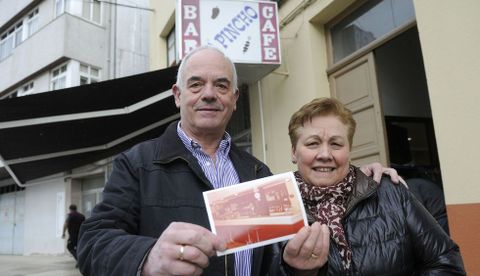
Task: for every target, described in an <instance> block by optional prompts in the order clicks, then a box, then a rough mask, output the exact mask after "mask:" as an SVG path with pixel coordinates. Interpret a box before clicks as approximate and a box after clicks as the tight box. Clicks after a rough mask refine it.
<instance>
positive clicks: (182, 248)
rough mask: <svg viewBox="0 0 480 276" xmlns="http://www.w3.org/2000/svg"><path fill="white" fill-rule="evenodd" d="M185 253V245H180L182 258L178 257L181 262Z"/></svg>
mask: <svg viewBox="0 0 480 276" xmlns="http://www.w3.org/2000/svg"><path fill="white" fill-rule="evenodd" d="M184 251H185V245H183V244H182V245H180V256H178V259H179V260H180V261H183V252H184Z"/></svg>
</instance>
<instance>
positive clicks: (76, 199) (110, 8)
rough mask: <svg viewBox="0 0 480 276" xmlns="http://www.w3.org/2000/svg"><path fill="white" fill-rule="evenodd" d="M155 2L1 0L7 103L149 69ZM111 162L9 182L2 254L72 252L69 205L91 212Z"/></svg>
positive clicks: (3, 202)
mask: <svg viewBox="0 0 480 276" xmlns="http://www.w3.org/2000/svg"><path fill="white" fill-rule="evenodd" d="M147 7H148V1H147V0H135V1H121V0H113V1H97V0H93V1H75V0H34V1H31V0H30V1H27V0H18V1H8V0H0V76H2V77H1V78H0V100H1V99H5V98H11V97H21V96H28V95H31V94H37V93H43V92H47V91H52V90H58V89H63V88H69V87H73V86H79V85H85V84H90V83H94V82H99V81H104V80H109V79H114V78H119V77H124V76H129V75H134V74H139V73H143V72H146V71H148V70H149V64H148V60H149V58H148V28H149V26H148V24H149V16H150V14H151V12H152V10H150V9H148V8H147ZM52 93H55V92H52ZM45 108H48V107H45ZM0 112H2V111H0ZM0 166H3V165H2V164H1V163H0ZM107 167H108V162H105V161H101V162H99V163H98V164H91V165H90V166H86V167H84V168H80V169H76V170H73V171H70V172H65V173H61V174H58V175H56V176H55V177H53V178H52V177H50V178H48V179H43V180H39V181H37V182H33V183H29V185H27V186H26V187H23V188H22V187H18V186H16V184H14V181H13V180H11V179H4V180H1V181H0V213H1V216H0V254H15V255H31V254H64V253H65V252H66V250H65V240H63V239H61V234H62V233H61V232H62V227H63V222H64V219H65V214H66V213H67V211H68V206H69V205H70V204H71V203H75V204H77V206H78V207H79V210H80V211H81V212H83V213H85V214H86V215H87V216H88V215H89V213H90V211H91V209H92V208H93V206H94V205H95V203H96V202H98V201H99V200H100V198H101V190H102V188H103V185H104V182H105V175H106V173H107V170H108V168H107Z"/></svg>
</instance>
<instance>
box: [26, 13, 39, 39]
mask: <svg viewBox="0 0 480 276" xmlns="http://www.w3.org/2000/svg"><path fill="white" fill-rule="evenodd" d="M27 30H28V36H29V37H30V36H31V35H32V34H33V33H35V32H36V31H37V30H38V8H36V9H34V10H33V11H32V12H31V13H29V14H28V16H27Z"/></svg>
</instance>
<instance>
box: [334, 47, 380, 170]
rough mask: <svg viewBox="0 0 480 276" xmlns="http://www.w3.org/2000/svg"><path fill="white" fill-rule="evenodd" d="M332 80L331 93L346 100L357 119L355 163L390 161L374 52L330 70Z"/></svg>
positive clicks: (353, 154) (354, 150) (353, 157)
mask: <svg viewBox="0 0 480 276" xmlns="http://www.w3.org/2000/svg"><path fill="white" fill-rule="evenodd" d="M329 80H330V89H331V92H332V97H334V98H337V99H338V100H340V101H341V102H342V103H343V104H345V105H346V106H347V108H348V109H350V110H351V111H352V113H353V117H354V119H355V121H356V122H357V128H356V131H355V136H354V137H353V146H352V151H351V154H350V157H351V162H352V164H354V165H357V166H360V165H363V164H367V163H371V162H374V161H377V162H380V163H382V164H383V165H388V164H389V162H388V161H389V160H388V148H387V147H388V145H387V143H386V141H387V139H386V131H385V123H384V120H383V118H384V117H383V113H382V109H381V105H380V98H379V93H378V87H377V78H376V73H375V60H374V56H373V53H372V52H370V53H368V54H366V55H365V56H363V57H361V58H359V59H357V60H355V61H354V62H352V63H350V64H348V65H346V66H344V67H342V68H340V69H339V70H337V71H335V72H334V73H332V74H330V76H329Z"/></svg>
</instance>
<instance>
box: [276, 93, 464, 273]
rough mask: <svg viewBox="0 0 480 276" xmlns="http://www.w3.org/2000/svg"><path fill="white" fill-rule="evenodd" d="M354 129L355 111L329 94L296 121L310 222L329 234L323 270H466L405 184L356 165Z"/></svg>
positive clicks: (297, 156) (296, 149) (294, 135)
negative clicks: (352, 160) (353, 159)
mask: <svg viewBox="0 0 480 276" xmlns="http://www.w3.org/2000/svg"><path fill="white" fill-rule="evenodd" d="M355 126H356V123H355V120H354V119H353V117H352V114H351V112H350V111H349V110H348V109H346V108H345V107H344V106H343V104H342V103H340V102H339V101H338V100H335V99H330V98H320V99H315V100H313V101H312V102H310V103H308V104H306V105H304V106H303V107H302V108H300V110H298V111H297V112H296V113H294V114H293V116H292V118H291V120H290V124H289V135H290V140H291V143H292V161H293V163H296V164H297V165H298V171H297V172H295V175H296V177H297V181H298V183H299V188H300V192H301V194H302V197H303V200H304V204H305V209H306V211H307V214H308V217H309V220H310V222H313V221H319V222H320V223H322V224H326V225H327V226H328V229H329V231H330V245H329V246H330V248H329V253H328V262H327V263H325V265H323V267H322V268H321V269H320V272H319V274H328V275H386V274H388V275H417V274H426V275H430V274H435V275H465V271H464V268H463V261H462V257H461V255H460V252H459V249H458V246H457V245H456V244H455V243H454V242H453V241H452V240H451V239H450V238H449V236H448V235H447V234H446V233H445V232H444V231H443V230H442V228H441V227H440V226H439V225H438V224H437V223H436V222H435V219H434V218H433V217H432V216H431V215H430V214H429V213H428V212H427V211H426V210H425V208H423V207H422V206H421V205H420V203H419V202H418V201H417V200H416V199H415V198H414V197H413V196H412V195H411V193H410V192H409V191H408V190H407V189H406V188H405V187H404V186H403V185H391V184H387V183H386V182H388V181H389V180H388V179H386V178H384V179H382V181H381V184H378V183H376V182H375V181H373V179H371V178H369V177H367V176H365V175H364V174H363V173H362V172H361V171H360V170H359V169H358V168H357V167H355V166H353V165H351V164H350V150H351V146H352V140H353V135H354V133H355ZM289 250H290V248H289V246H288V245H287V246H286V248H285V251H284V258H285V256H288V253H289V252H288V251H289ZM316 257H317V254H312V258H316Z"/></svg>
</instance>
